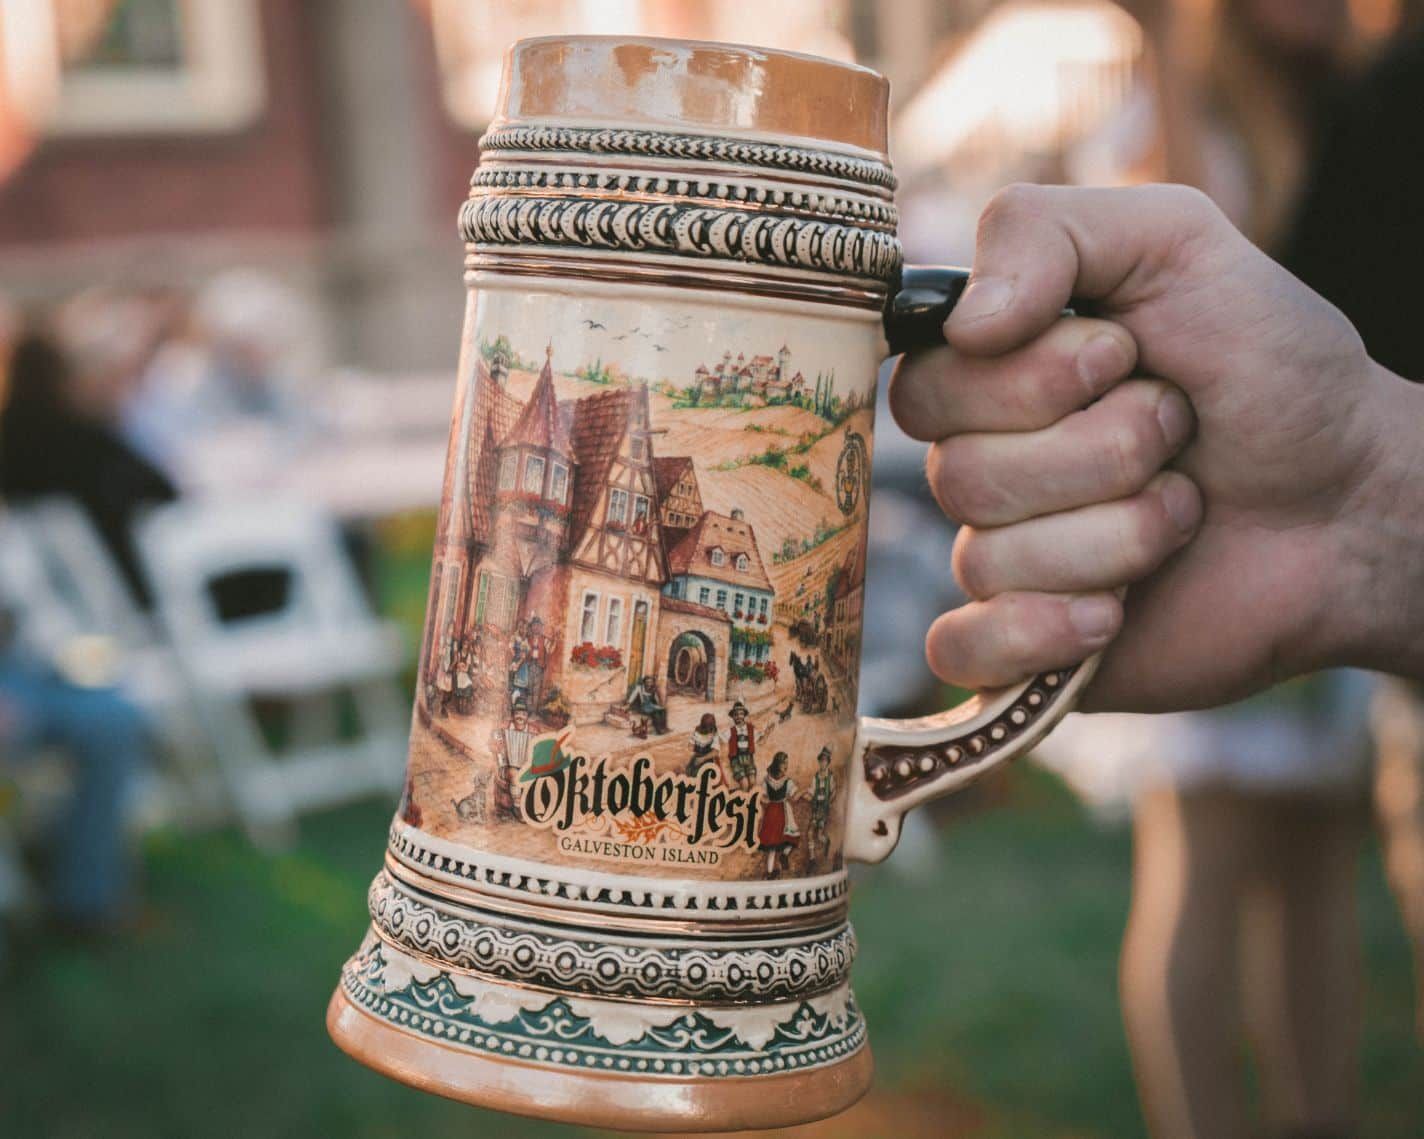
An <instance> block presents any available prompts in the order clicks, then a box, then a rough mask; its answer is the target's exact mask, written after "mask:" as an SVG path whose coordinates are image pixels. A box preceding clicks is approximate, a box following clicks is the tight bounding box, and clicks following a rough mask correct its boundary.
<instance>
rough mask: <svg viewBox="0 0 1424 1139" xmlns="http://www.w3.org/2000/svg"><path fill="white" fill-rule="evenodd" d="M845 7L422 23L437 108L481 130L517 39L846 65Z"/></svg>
mask: <svg viewBox="0 0 1424 1139" xmlns="http://www.w3.org/2000/svg"><path fill="white" fill-rule="evenodd" d="M903 2H905V0H901V3H903ZM852 8H853V4H852V2H851V0H778V2H777V3H776V4H749V3H747V2H746V0H700V2H699V3H695V4H693V3H688V2H687V0H501V2H500V3H497V4H472V3H470V2H469V0H430V17H431V26H432V30H433V32H434V36H435V54H436V58H437V60H438V61H439V65H440V79H441V89H442V93H443V95H444V101H445V109H446V111H447V112H448V113H449V115H450V117H451V118H452V119H454V120H455V122H457V123H459V124H460V125H461V126H464V127H468V128H470V129H472V130H481V129H483V128H484V127H485V126H487V125H488V124H489V121H490V116H491V115H492V114H493V113H494V101H495V95H496V93H497V92H498V90H499V74H500V67H501V65H502V63H503V61H504V51H505V48H506V47H508V46H509V44H510V43H512V42H513V41H514V40H517V39H520V38H523V37H525V36H545V35H566V36H567V35H579V34H597V35H639V36H673V37H676V38H680V39H701V40H721V41H724V42H732V43H755V44H761V45H762V46H764V47H774V48H786V49H790V50H793V51H802V52H810V53H811V54H812V55H824V56H829V57H831V58H833V59H845V60H849V59H851V58H853V56H854V52H853V51H852V49H851V43H850V33H851V30H852V29H851V21H852V16H853V12H852ZM635 457H636V455H635Z"/></svg>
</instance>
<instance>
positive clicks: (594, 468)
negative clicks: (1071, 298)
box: [328, 37, 1091, 1130]
mask: <svg viewBox="0 0 1424 1139" xmlns="http://www.w3.org/2000/svg"><path fill="white" fill-rule="evenodd" d="M887 94H888V90H887V84H886V82H885V80H884V79H883V78H881V77H880V76H879V75H876V74H875V73H873V72H871V71H867V70H865V69H862V68H858V67H852V66H847V65H843V64H838V63H832V62H829V61H825V60H820V59H814V58H811V57H807V56H800V55H794V54H788V53H781V52H773V51H764V50H761V49H756V48H748V47H736V46H728V45H720V44H697V43H681V42H675V41H660V40H648V39H610V38H592V37H591V38H559V39H538V40H529V41H524V42H521V43H518V44H516V45H515V46H514V47H513V48H512V49H511V50H510V52H509V55H508V58H507V60H506V63H505V71H504V79H503V84H502V89H501V93H500V97H499V109H498V117H497V118H496V120H495V122H494V124H493V125H492V126H491V128H490V130H489V132H488V133H487V134H486V135H485V137H484V139H483V141H482V144H481V152H480V163H479V168H478V170H477V171H476V173H475V176H474V180H473V184H472V189H471V193H470V198H469V200H468V201H467V202H466V203H465V206H464V207H463V209H462V211H461V215H460V227H461V232H462V236H463V238H464V241H465V243H466V250H467V257H466V262H465V264H466V276H465V280H466V284H467V286H468V290H469V292H468V307H467V309H466V321H465V328H464V334H463V340H462V344H461V351H460V362H459V369H458V388H457V392H456V396H455V407H454V413H453V424H452V428H451V435H450V448H449V457H448V461H447V467H446V472H445V483H444V493H443V499H442V502H441V507H440V515H439V524H438V533H437V535H436V539H435V553H434V566H433V570H432V580H431V585H430V600H429V610H428V613H427V617H426V629H425V636H424V643H423V645H422V646H421V651H420V682H419V688H418V693H417V698H416V707H415V713H414V717H413V720H412V725H411V742H410V756H409V766H408V772H407V779H406V785H405V792H404V795H403V796H402V799H401V803H400V807H399V810H398V813H397V816H396V818H395V819H394V821H393V823H392V826H391V830H390V842H389V850H388V854H387V857H386V862H385V866H384V868H383V869H382V870H381V872H380V873H379V874H378V876H377V877H376V880H375V882H374V883H373V884H372V886H371V891H370V911H371V928H370V932H369V933H368V934H367V936H366V939H365V941H364V942H363V943H362V945H361V947H360V948H359V950H358V951H357V953H356V955H355V956H354V957H353V958H352V959H351V960H350V962H349V963H348V964H347V965H346V967H345V969H344V970H343V972H342V976H341V981H340V985H339V987H338V988H337V991H336V993H335V995H334V996H333V998H332V1001H331V1006H330V1009H329V1013H328V1024H329V1027H330V1030H331V1033H332V1035H333V1037H334V1038H335V1040H336V1042H337V1043H338V1044H339V1045H340V1046H341V1047H342V1048H344V1049H345V1050H346V1051H348V1052H349V1053H351V1054H352V1055H353V1056H355V1057H356V1058H357V1059H359V1060H361V1061H363V1062H364V1063H366V1064H369V1065H370V1066H372V1067H374V1068H377V1069H379V1070H381V1071H383V1072H386V1073H388V1074H390V1075H392V1076H394V1077H396V1078H397V1079H400V1080H404V1081H406V1082H407V1083H410V1084H414V1085H416V1086H418V1087H422V1088H425V1089H428V1090H430V1091H434V1092H438V1093H440V1094H442V1095H446V1096H451V1097H454V1098H456V1099H461V1100H466V1101H468V1102H471V1103H477V1104H482V1105H486V1106H492V1107H497V1108H503V1109H505V1110H509V1111H516V1112H522V1113H527V1114H534V1115H542V1116H547V1117H551V1118H557V1119H564V1120H570V1121H576V1122H582V1123H589V1124H595V1125H600V1126H606V1127H618V1128H626V1129H647V1130H673V1129H677V1130H690V1129H702V1130H723V1129H732V1128H750V1127H769V1126H776V1125H783V1124H791V1123H795V1122H799V1121H804V1120H808V1119H814V1118H818V1117H821V1116H825V1115H829V1114H831V1113H833V1112H835V1111H838V1110H840V1109H841V1108H844V1107H846V1106H848V1105H849V1104H850V1103H852V1102H853V1101H854V1100H855V1099H856V1098H857V1097H858V1096H860V1095H861V1093H862V1092H864V1091H865V1089H866V1087H867V1086H868V1083H869V1081H870V1076H871V1061H870V1053H869V1050H868V1048H867V1045H866V1025H865V1022H864V1020H863V1018H862V1015H861V1011H860V1009H859V1008H858V1007H857V1005H856V1002H855V998H854V996H853V995H852V993H851V990H850V987H849V973H850V967H851V960H852V958H853V956H854V954H855V938H854V935H853V933H852V932H851V928H850V926H849V925H848V924H847V920H846V908H847V907H846V901H847V899H846V892H847V885H846V862H847V861H848V860H862V861H869V862H873V861H878V860H879V859H882V858H884V857H885V856H886V855H887V854H888V853H889V852H890V850H891V849H892V848H893V846H894V845H895V841H896V839H897V837H898V835H899V828H900V817H901V816H902V815H903V813H904V812H905V811H906V810H907V809H908V808H910V807H912V806H914V805H915V804H916V803H920V802H922V801H924V800H925V799H927V798H930V797H933V796H936V795H940V794H943V793H945V792H947V791H951V790H953V789H954V788H956V787H958V786H960V785H962V784H964V783H965V782H967V781H968V780H970V779H973V778H975V777H976V776H978V775H981V774H983V772H984V771H986V770H987V769H988V768H990V767H991V766H994V765H995V764H998V763H1001V762H1003V761H1004V760H1006V759H1009V758H1010V757H1012V756H1014V755H1017V754H1019V753H1021V752H1023V751H1024V750H1026V749H1027V748H1029V747H1030V746H1032V745H1033V744H1034V743H1035V742H1036V741H1037V740H1038V739H1039V738H1040V737H1041V736H1042V735H1043V734H1044V732H1046V731H1047V730H1048V728H1049V727H1050V726H1051V725H1052V723H1053V722H1054V721H1056V720H1057V719H1058V718H1059V717H1060V716H1061V715H1062V714H1063V712H1064V711H1066V709H1067V707H1068V705H1069V704H1070V703H1071V702H1072V700H1073V698H1074V694H1075V693H1076V692H1077V690H1078V689H1079V688H1080V687H1081V686H1082V685H1083V684H1084V683H1085V682H1086V680H1087V678H1088V674H1089V672H1090V671H1091V663H1089V664H1085V665H1080V666H1078V667H1076V668H1070V669H1065V670H1063V671H1059V672H1053V673H1047V674H1044V675H1040V676H1038V677H1036V678H1035V679H1034V680H1033V681H1032V682H1030V683H1028V684H1025V685H1022V686H1019V687H1017V688H1014V689H1012V690H1007V691H1000V692H995V693H986V694H982V695H980V696H979V697H976V698H975V699H973V700H972V701H970V702H969V703H967V704H965V705H963V706H961V707H958V708H956V709H954V710H952V711H949V712H946V713H943V714H940V715H936V716H929V717H926V718H924V719H920V720H913V721H893V720H872V719H857V717H856V715H855V709H856V683H857V670H858V667H859V650H860V634H861V611H862V605H863V598H864V594H865V590H866V589H867V588H893V585H892V584H891V583H880V584H878V585H877V584H876V583H874V582H870V583H867V581H866V577H865V554H866V530H867V527H866V518H867V509H868V506H869V502H868V498H869V486H870V461H871V454H872V450H873V419H874V405H875V381H876V368H877V364H878V362H879V361H880V360H881V359H882V357H883V356H884V355H885V354H886V351H887V347H886V342H885V339H884V337H883V334H882V314H883V312H884V310H885V309H886V305H887V298H888V296H889V294H891V293H892V292H893V291H895V290H896V289H897V288H898V287H899V285H900V284H901V283H902V281H903V278H902V271H901V265H900V248H899V245H898V243H897V241H896V238H895V207H894V204H893V197H892V195H893V189H894V185H895V181H894V177H893V175H892V173H891V170H890V167H889V165H888V162H887V158H886V137H885V134H886V104H887ZM930 286H931V288H930V294H929V297H928V299H926V298H925V297H923V296H917V295H916V294H914V293H913V292H910V291H907V292H906V293H904V294H903V295H902V296H901V309H900V310H897V311H901V310H903V311H908V312H911V315H913V310H915V308H916V306H917V305H919V306H920V307H928V308H931V309H932V308H933V307H934V306H935V304H940V306H941V308H942V309H943V310H944V311H947V304H948V303H949V301H950V300H952V297H948V298H947V295H946V294H945V293H944V291H943V290H942V289H940V290H939V292H938V293H937V292H936V284H935V282H934V281H933V280H931V281H930ZM940 316H942V312H941V313H940ZM929 327H930V328H931V330H934V329H937V327H938V323H937V320H931V322H930V324H929ZM907 651H909V647H908V646H907Z"/></svg>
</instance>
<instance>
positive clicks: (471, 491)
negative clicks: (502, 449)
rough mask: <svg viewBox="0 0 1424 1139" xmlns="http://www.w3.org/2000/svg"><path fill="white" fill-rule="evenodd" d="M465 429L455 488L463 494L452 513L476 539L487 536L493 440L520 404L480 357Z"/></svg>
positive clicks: (507, 428)
mask: <svg viewBox="0 0 1424 1139" xmlns="http://www.w3.org/2000/svg"><path fill="white" fill-rule="evenodd" d="M471 389H472V390H471V392H470V398H471V399H472V400H473V406H472V407H471V409H470V425H469V433H468V434H467V435H466V436H465V439H464V444H465V448H466V452H465V455H466V457H465V462H466V470H465V479H464V484H463V485H462V486H460V487H459V488H458V490H459V493H460V494H461V496H462V497H463V498H464V502H463V503H462V504H461V505H460V508H459V509H458V510H457V511H454V512H453V513H455V514H457V515H458V516H459V517H460V520H461V521H462V522H463V523H464V524H465V525H467V526H468V527H469V533H470V535H471V536H472V537H473V538H474V539H475V540H476V541H485V540H486V539H487V538H488V537H489V503H490V502H491V501H492V498H493V494H494V442H495V440H497V439H500V438H503V437H504V436H505V435H507V434H509V431H510V428H512V427H513V426H514V422H515V420H516V419H518V418H519V413H520V410H521V405H520V403H519V401H518V400H517V399H515V398H514V396H512V395H510V394H509V392H507V391H505V389H504V388H502V387H501V386H500V385H499V384H498V383H497V382H496V381H495V379H494V378H493V377H492V376H491V375H490V374H489V369H488V368H486V367H485V362H484V361H483V360H480V361H477V362H476V364H475V378H474V382H473V384H472V385H471Z"/></svg>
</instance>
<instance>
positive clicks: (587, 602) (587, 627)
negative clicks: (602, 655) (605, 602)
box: [579, 593, 598, 641]
mask: <svg viewBox="0 0 1424 1139" xmlns="http://www.w3.org/2000/svg"><path fill="white" fill-rule="evenodd" d="M597 632H598V594H596V593H585V594H584V595H583V614H582V616H581V617H580V618H579V640H580V641H591V640H593V638H594V636H595V634H596V633H597Z"/></svg>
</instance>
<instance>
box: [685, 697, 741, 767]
mask: <svg viewBox="0 0 1424 1139" xmlns="http://www.w3.org/2000/svg"><path fill="white" fill-rule="evenodd" d="M688 741H689V743H691V745H692V756H691V758H689V759H688V761H687V774H689V775H694V776H695V775H696V774H697V773H698V772H699V771H701V770H702V769H703V768H704V767H706V766H707V765H708V764H709V763H710V764H713V765H716V766H717V767H718V769H719V770H721V765H720V762H719V761H720V759H721V756H719V755H718V754H717V752H718V751H719V750H720V748H721V744H722V736H721V733H720V732H718V731H717V717H716V716H714V715H712V713H711V712H704V713H702V719H700V720H699V721H697V727H696V728H694V729H693V731H692V735H691V736H689V737H688ZM722 778H723V779H726V780H727V782H728V784H730V783H731V780H730V779H728V778H727V772H726V771H722Z"/></svg>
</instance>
